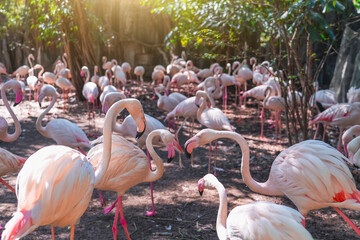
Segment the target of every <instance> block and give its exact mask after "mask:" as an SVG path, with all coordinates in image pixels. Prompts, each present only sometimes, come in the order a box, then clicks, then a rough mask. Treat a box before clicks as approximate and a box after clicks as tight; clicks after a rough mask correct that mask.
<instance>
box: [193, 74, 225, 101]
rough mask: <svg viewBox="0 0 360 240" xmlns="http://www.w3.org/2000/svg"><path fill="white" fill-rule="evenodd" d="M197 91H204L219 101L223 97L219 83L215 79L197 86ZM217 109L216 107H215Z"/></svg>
mask: <svg viewBox="0 0 360 240" xmlns="http://www.w3.org/2000/svg"><path fill="white" fill-rule="evenodd" d="M195 89H196V90H204V91H205V92H206V93H207V94H208V95H209V96H210V97H211V98H213V99H219V98H221V97H222V95H223V94H222V91H221V87H220V83H219V81H218V80H217V79H216V78H214V77H208V78H206V79H205V80H204V81H202V82H201V83H200V84H199V85H197V86H196V88H195ZM213 107H215V105H213Z"/></svg>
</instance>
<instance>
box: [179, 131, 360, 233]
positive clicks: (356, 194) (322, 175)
mask: <svg viewBox="0 0 360 240" xmlns="http://www.w3.org/2000/svg"><path fill="white" fill-rule="evenodd" d="M219 138H229V139H232V140H234V141H236V142H237V143H238V144H239V145H240V148H241V152H242V159H241V161H242V163H241V175H242V178H243V179H244V182H245V184H246V185H247V186H248V187H249V188H250V189H251V190H252V191H254V192H257V193H260V194H265V195H271V196H284V195H285V196H287V197H288V198H289V199H290V200H291V201H292V202H293V203H294V204H295V205H296V207H297V208H298V210H299V212H300V213H301V214H302V215H303V216H304V217H305V216H306V214H307V213H308V212H309V211H311V210H313V209H320V208H326V207H333V208H334V209H335V211H336V212H338V213H339V214H340V215H341V217H343V218H344V219H345V221H346V222H347V223H348V224H350V225H351V227H352V228H353V229H354V230H355V231H356V233H357V234H359V235H360V230H359V229H358V228H357V227H356V226H355V225H354V224H353V223H352V222H351V220H350V219H349V218H348V217H346V216H345V214H343V212H341V210H340V209H339V207H341V208H349V209H354V210H360V191H359V190H357V189H356V185H355V181H354V178H353V176H352V175H351V172H350V170H349V168H348V166H347V165H346V163H345V161H348V159H347V158H346V157H345V156H344V155H342V154H341V153H340V152H339V151H337V150H336V149H335V148H333V147H331V146H330V145H329V144H327V143H324V142H323V141H318V140H306V141H303V142H300V143H297V144H295V145H293V146H291V147H289V148H288V149H286V150H284V151H282V152H281V153H280V154H279V155H278V156H277V158H275V160H274V161H273V164H272V166H271V169H270V174H269V179H268V180H267V181H266V182H264V183H259V182H257V181H255V180H254V179H253V178H252V177H251V174H250V168H249V161H250V154H249V145H248V143H247V142H246V140H245V139H244V138H243V137H242V136H241V135H240V134H238V133H235V132H229V131H214V130H212V129H204V130H201V131H200V132H199V133H197V134H196V135H195V136H194V137H192V138H190V139H189V140H187V141H186V143H185V153H186V155H187V156H188V157H189V156H190V155H191V153H192V151H193V149H194V148H196V147H198V146H202V145H205V144H207V143H209V142H211V141H214V140H216V139H219ZM303 225H304V226H305V219H304V221H303Z"/></svg>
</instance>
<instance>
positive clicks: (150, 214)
mask: <svg viewBox="0 0 360 240" xmlns="http://www.w3.org/2000/svg"><path fill="white" fill-rule="evenodd" d="M155 214H157V212H156V211H155V209H153V210H152V211H146V213H145V215H146V216H148V217H151V216H154V215H155Z"/></svg>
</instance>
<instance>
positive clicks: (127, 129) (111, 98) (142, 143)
mask: <svg viewBox="0 0 360 240" xmlns="http://www.w3.org/2000/svg"><path fill="white" fill-rule="evenodd" d="M125 98H126V96H125V95H124V94H123V93H109V94H107V95H106V97H105V100H104V105H103V107H104V108H103V111H104V113H106V112H107V110H108V109H109V107H110V106H111V105H112V104H114V103H115V102H116V101H119V100H121V99H125ZM145 119H146V129H145V132H144V134H143V135H142V136H141V137H139V138H137V139H136V136H135V134H134V133H135V131H134V129H136V122H135V120H134V118H133V117H132V116H131V115H128V116H127V117H126V118H125V119H124V121H123V123H122V124H116V122H114V123H113V130H114V132H117V133H119V134H120V135H121V136H123V137H133V138H135V139H136V142H137V144H138V146H139V148H141V149H143V148H144V147H146V138H147V136H148V135H149V134H150V133H151V132H152V131H154V130H157V129H164V130H165V126H164V125H163V124H162V123H161V122H160V121H159V120H157V119H156V118H154V117H152V116H149V115H147V114H145ZM161 143H162V141H161V138H160V137H159V136H155V137H154V139H153V144H156V145H159V144H160V145H161ZM146 151H147V153H148V149H146ZM179 155H180V154H179ZM148 159H149V167H150V170H151V171H152V167H151V159H150V157H149V154H148ZM150 193H151V202H152V211H150V212H147V213H146V215H147V216H153V215H155V214H156V211H155V204H154V197H153V183H152V182H150ZM113 206H114V205H113Z"/></svg>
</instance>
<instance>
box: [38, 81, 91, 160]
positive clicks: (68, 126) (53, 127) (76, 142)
mask: <svg viewBox="0 0 360 240" xmlns="http://www.w3.org/2000/svg"><path fill="white" fill-rule="evenodd" d="M46 96H51V103H50V105H49V106H48V107H47V108H46V109H45V111H44V112H42V113H41V114H40V116H39V117H38V118H37V120H36V129H37V130H38V131H39V133H40V134H41V135H43V136H44V137H47V138H51V139H53V140H54V141H55V142H56V143H57V144H59V145H64V146H67V147H71V148H78V149H79V151H81V152H82V153H83V154H84V155H86V154H85V152H84V151H83V150H82V149H81V148H91V147H92V145H91V143H90V141H89V139H88V138H87V136H86V134H85V133H84V131H83V130H82V129H81V128H79V126H78V125H76V124H75V123H73V122H70V121H69V120H67V119H53V120H51V121H50V122H48V123H47V124H46V126H45V127H43V126H42V125H41V121H42V120H43V118H44V117H45V115H46V114H47V113H48V112H49V111H50V109H51V108H52V107H53V106H54V104H55V102H56V99H57V93H56V90H55V88H54V87H53V86H52V85H45V86H44V87H43V88H42V89H41V91H40V94H39V105H40V106H41V102H42V100H43V99H44V98H45V97H46Z"/></svg>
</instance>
